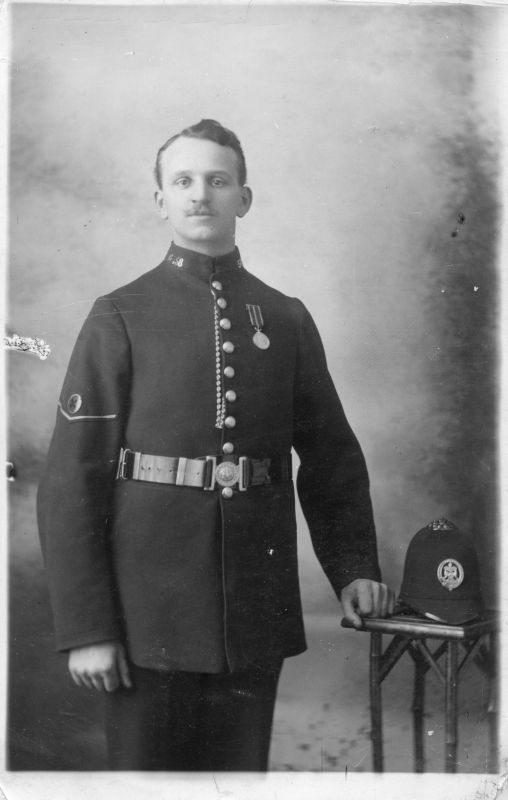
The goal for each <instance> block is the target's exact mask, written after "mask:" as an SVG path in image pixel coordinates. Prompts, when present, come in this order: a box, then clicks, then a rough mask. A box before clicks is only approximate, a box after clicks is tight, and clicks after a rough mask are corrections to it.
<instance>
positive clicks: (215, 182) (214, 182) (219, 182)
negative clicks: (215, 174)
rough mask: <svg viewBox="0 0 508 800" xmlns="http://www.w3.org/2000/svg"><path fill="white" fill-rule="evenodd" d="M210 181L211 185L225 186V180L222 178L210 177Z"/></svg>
mask: <svg viewBox="0 0 508 800" xmlns="http://www.w3.org/2000/svg"><path fill="white" fill-rule="evenodd" d="M211 183H212V186H225V185H226V181H225V180H223V179H222V178H212V181H211Z"/></svg>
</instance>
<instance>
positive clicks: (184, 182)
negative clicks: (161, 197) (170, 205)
mask: <svg viewBox="0 0 508 800" xmlns="http://www.w3.org/2000/svg"><path fill="white" fill-rule="evenodd" d="M175 184H176V186H181V187H183V186H188V185H189V179H188V178H177V179H176V181H175Z"/></svg>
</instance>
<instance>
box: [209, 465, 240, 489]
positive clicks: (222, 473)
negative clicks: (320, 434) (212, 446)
mask: <svg viewBox="0 0 508 800" xmlns="http://www.w3.org/2000/svg"><path fill="white" fill-rule="evenodd" d="M239 478H240V467H239V466H238V465H237V464H235V463H234V462H233V461H222V462H221V463H220V464H218V465H217V466H216V467H215V480H216V481H217V483H218V484H219V486H234V485H235V483H238V481H239Z"/></svg>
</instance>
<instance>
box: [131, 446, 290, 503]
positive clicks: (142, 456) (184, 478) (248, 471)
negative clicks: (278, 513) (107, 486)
mask: <svg viewBox="0 0 508 800" xmlns="http://www.w3.org/2000/svg"><path fill="white" fill-rule="evenodd" d="M116 477H117V479H119V480H133V481H150V482H152V483H166V484H170V485H174V486H194V487H196V488H198V489H204V490H205V491H212V490H213V489H215V488H217V487H218V486H220V487H225V486H230V487H232V486H237V488H238V490H239V491H240V492H246V491H247V489H248V487H249V486H264V485H266V484H270V483H279V482H281V481H289V480H291V477H292V475H291V454H290V453H288V454H286V455H282V456H275V457H270V458H248V457H247V456H223V455H216V456H203V457H201V458H172V457H171V456H153V455H148V454H147V453H138V452H134V451H133V450H130V449H129V448H123V447H122V448H121V450H120V458H119V460H118V470H117V473H116Z"/></svg>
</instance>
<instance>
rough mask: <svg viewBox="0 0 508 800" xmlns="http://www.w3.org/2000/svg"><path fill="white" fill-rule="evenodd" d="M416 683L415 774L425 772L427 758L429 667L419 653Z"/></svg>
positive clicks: (416, 659)
mask: <svg viewBox="0 0 508 800" xmlns="http://www.w3.org/2000/svg"><path fill="white" fill-rule="evenodd" d="M414 662H415V683H414V694H413V736H414V759H415V772H423V771H424V765H425V757H424V752H423V748H424V745H423V713H424V705H425V673H426V672H427V665H426V664H425V661H424V659H423V658H422V655H421V653H419V652H418V651H416V652H415V654H414Z"/></svg>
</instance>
